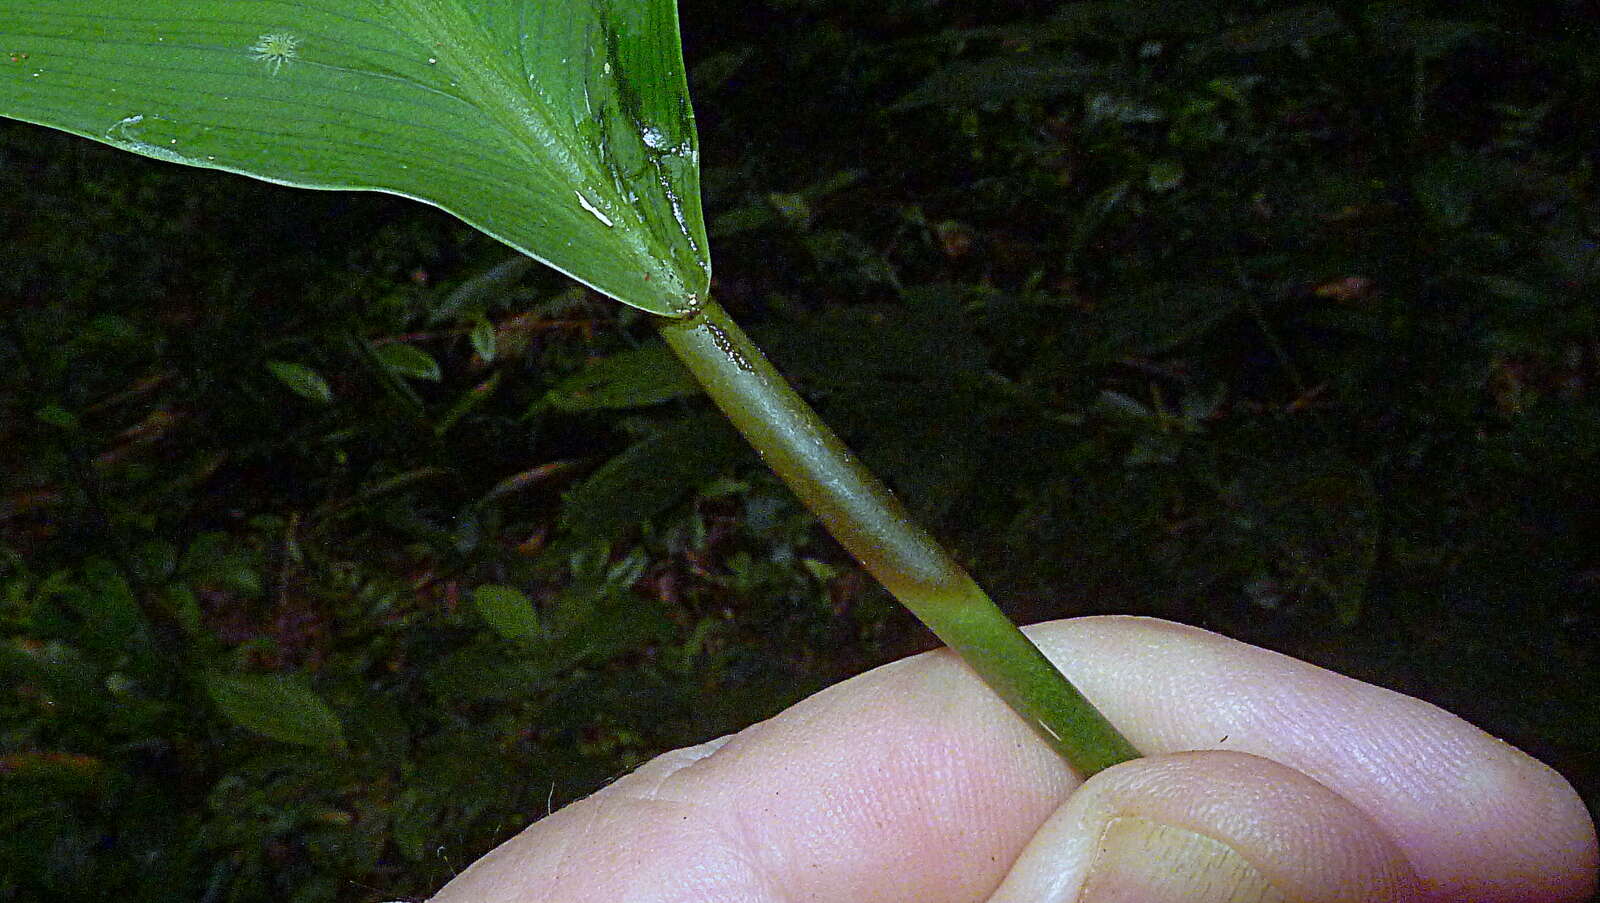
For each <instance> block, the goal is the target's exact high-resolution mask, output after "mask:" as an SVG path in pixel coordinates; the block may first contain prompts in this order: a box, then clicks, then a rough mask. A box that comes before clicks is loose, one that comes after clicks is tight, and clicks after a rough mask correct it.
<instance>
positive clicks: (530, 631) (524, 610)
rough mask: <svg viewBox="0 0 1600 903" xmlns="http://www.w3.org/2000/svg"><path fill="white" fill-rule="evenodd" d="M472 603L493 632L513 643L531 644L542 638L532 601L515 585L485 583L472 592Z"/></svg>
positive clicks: (537, 615)
mask: <svg viewBox="0 0 1600 903" xmlns="http://www.w3.org/2000/svg"><path fill="white" fill-rule="evenodd" d="M472 604H473V606H474V607H476V608H477V609H478V614H480V615H482V616H483V619H484V620H485V621H487V622H489V626H490V627H492V628H494V632H495V633H498V634H500V635H501V636H503V637H505V638H506V639H508V640H510V641H511V642H513V643H517V644H519V645H523V646H531V645H533V644H534V643H537V642H539V641H540V640H541V639H543V636H544V634H543V631H541V630H540V628H539V614H538V612H536V611H534V610H533V603H532V602H530V601H529V600H528V597H527V596H526V595H523V593H522V591H521V590H519V589H517V588H516V587H514V586H502V585H499V584H485V585H483V586H480V587H478V588H477V589H475V590H473V591H472Z"/></svg>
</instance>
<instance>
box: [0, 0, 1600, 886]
mask: <svg viewBox="0 0 1600 903" xmlns="http://www.w3.org/2000/svg"><path fill="white" fill-rule="evenodd" d="M1594 12H1595V10H1594V9H1593V7H1592V5H1590V4H1586V3H1577V2H1568V3H1546V4H1538V5H1528V6H1522V5H1506V4H1500V3H1493V4H1491V3H1475V2H1460V3H1425V2H1396V3H1355V2H1352V3H1342V4H1332V5H1327V6H1321V5H1292V4H1280V3H1237V4H1230V5H1227V6H1226V8H1225V9H1224V8H1222V7H1219V6H1218V5H1214V4H1207V3H1181V2H1149V3H1136V2H1108V3H1098V2H1088V3H1070V4H1038V3H1025V2H991V3H984V4H957V3H939V2H928V0H923V2H911V0H903V2H896V0H889V2H881V0H880V2H844V0H766V2H752V3H739V4H731V3H720V2H711V0H699V2H685V5H684V7H683V19H684V29H685V43H686V56H687V59H688V62H689V66H690V70H691V75H692V81H693V91H694V94H695V100H696V106H697V111H698V116H699V123H700V130H701V140H702V151H703V163H704V197H705V206H706V210H707V218H708V221H709V222H711V223H712V242H713V248H714V254H715V271H716V284H715V290H716V292H717V294H718V296H719V297H720V298H721V299H722V301H723V303H724V304H725V306H727V307H728V308H729V309H730V310H731V311H732V313H733V314H734V315H735V316H736V317H737V318H739V319H740V320H741V321H743V322H745V323H746V324H747V325H748V326H749V328H751V330H752V332H754V333H755V334H756V336H757V338H758V340H759V341H761V342H762V343H763V344H764V345H765V346H767V347H768V348H769V350H770V351H771V353H772V355H773V357H774V358H775V359H776V360H777V361H778V363H779V364H780V366H781V367H782V368H783V369H784V370H785V371H786V372H787V373H788V374H790V375H791V377H792V378H793V379H794V380H795V382H796V383H797V384H798V385H799V386H800V387H801V388H802V389H803V390H804V391H805V392H806V393H807V394H808V395H809V396H810V397H811V398H812V399H813V400H814V401H815V403H816V404H817V405H818V407H819V409H820V410H821V411H822V413H823V415H824V416H825V417H826V418H827V419H828V420H829V421H830V422H831V423H833V424H834V425H835V426H836V427H837V428H838V429H839V430H840V431H841V433H843V434H844V435H845V436H846V438H847V439H848V441H850V442H851V444H852V445H854V446H855V447H857V448H858V449H859V450H860V451H861V453H862V454H863V456H864V457H865V458H866V459H867V460H868V462H869V463H870V464H871V465H872V466H873V467H874V468H875V469H877V470H879V472H880V473H881V474H883V475H884V476H885V477H886V478H887V479H888V480H889V481H890V482H891V483H892V484H893V485H894V486H895V488H896V489H897V490H898V491H899V492H900V493H901V494H902V496H903V497H904V498H905V499H906V500H907V501H908V502H909V504H910V505H911V506H912V507H913V508H914V509H915V510H916V512H917V513H918V514H919V516H921V517H923V518H924V519H925V520H926V522H927V523H929V524H930V525H931V526H933V527H934V529H935V531H936V532H937V533H939V534H940V535H941V536H942V537H944V538H946V539H947V540H948V541H949V542H950V543H951V545H952V546H953V548H954V549H955V550H957V552H958V555H959V556H960V557H961V558H962V559H963V560H964V561H966V562H967V563H969V565H970V567H971V569H972V571H973V572H974V574H975V575H977V576H978V578H979V579H980V581H981V582H983V583H984V584H985V585H986V586H987V587H989V588H990V590H991V591H992V592H993V594H994V595H995V596H996V598H997V599H998V600H999V601H1000V602H1001V603H1002V605H1003V606H1004V607H1006V608H1007V610H1008V611H1010V612H1011V613H1012V614H1013V615H1014V616H1015V617H1017V618H1018V619H1019V620H1022V621H1037V620H1044V619H1049V618H1058V617H1068V616H1072V615H1079V614H1087V613H1096V612H1124V613H1141V614H1151V615H1159V616H1162V617H1168V618H1173V619H1177V620H1181V621H1184V622H1187V623H1192V624H1197V625H1200V626H1204V627H1207V628H1210V629H1214V630H1218V631H1221V632H1224V633H1226V634H1228V635H1230V636H1234V637H1238V638H1240V639H1243V640H1247V641H1250V642H1254V643H1259V644H1262V645H1265V646H1268V647H1270V648H1274V649H1279V650H1282V651H1285V652H1288V653H1290V654H1293V655H1296V656H1300V657H1302V658H1306V659H1308V660H1311V661H1313V662H1316V663H1318V664H1322V665H1326V666H1328V667H1332V668H1336V669H1339V670H1341V671H1344V672H1346V673H1349V674H1351V675H1354V676H1356V677H1359V678H1362V679H1364V680H1369V681H1372V682H1375V683H1379V684H1382V685H1384V686H1387V687H1392V688H1394V689H1397V690H1400V691H1403V692H1406V693H1410V694H1414V695H1417V696H1420V697H1422V698H1425V699H1428V700H1430V701H1433V702H1435V703H1438V704H1439V705H1442V706H1445V707H1447V708H1449V709H1451V710H1452V711H1455V712H1457V713H1459V714H1461V715H1462V716H1464V717H1466V718H1468V719H1469V720H1471V721H1473V722H1474V723H1476V724H1478V725H1480V726H1482V727H1484V728H1485V729H1486V730H1489V731H1491V732H1492V733H1495V734H1497V735H1499V736H1502V737H1505V738H1507V739H1508V740H1510V741H1512V742H1514V743H1516V744H1517V745H1519V746H1521V747H1523V748H1525V749H1527V750H1529V751H1530V752H1532V753H1534V754H1535V755H1537V756H1539V757H1540V758H1542V759H1544V760H1545V761H1547V762H1549V763H1551V764H1552V765H1554V766H1555V767H1556V768H1558V769H1559V770H1560V771H1562V773H1563V774H1565V775H1566V776H1567V777H1568V779H1570V780H1571V781H1572V782H1573V783H1574V784H1576V785H1577V786H1578V787H1579V789H1580V791H1581V792H1583V793H1584V795H1585V797H1586V799H1588V801H1589V803H1590V806H1591V811H1594V809H1595V807H1596V805H1597V804H1600V773H1597V762H1600V755H1597V753H1600V741H1597V739H1596V738H1597V737H1600V703H1597V701H1596V693H1595V687H1596V686H1597V679H1600V649H1597V645H1596V641H1595V633H1596V629H1597V627H1600V609H1597V605H1596V602H1597V600H1600V555H1597V548H1600V546H1597V542H1596V541H1597V539H1600V500H1597V498H1596V494H1597V493H1596V489H1595V481H1594V478H1593V472H1594V466H1595V459H1596V453H1597V450H1600V405H1597V399H1600V391H1597V385H1596V380H1597V379H1600V328H1597V321H1596V308H1595V300H1596V297H1597V292H1600V220H1597V215H1600V206H1597V201H1596V184H1595V168H1596V164H1597V162H1600V154H1597V150H1596V149H1597V147H1600V144H1597V141H1596V138H1597V135H1596V130H1595V128H1594V125H1593V123H1594V122H1595V121H1596V115H1597V112H1600V111H1597V110H1596V93H1595V91H1594V85H1596V84H1600V51H1597V49H1596V46H1597V45H1596V42H1595V41H1594V40H1593V35H1592V27H1593V21H1594V20H1593V18H1592V16H1593V13H1594ZM0 236H3V239H4V247H3V249H0V474H3V477H0V480H3V482H0V628H3V632H4V635H5V638H6V641H5V646H4V652H3V653H0V683H3V685H4V686H5V687H6V690H5V692H4V693H3V694H0V823H3V825H4V827H3V829H0V900H11V899H16V900H24V899H40V898H50V899H63V900H64V899H96V898H101V897H105V896H109V895H110V894H112V893H113V892H114V893H116V894H118V895H119V896H120V898H122V899H127V900H146V899H148V900H165V899H196V900H207V901H224V900H227V901H233V900H241V901H242V900H266V899H274V900H294V901H318V900H335V899H337V900H380V899H392V898H396V897H399V896H402V895H407V894H409V895H416V896H422V895H425V894H426V893H428V892H430V891H431V890H432V889H434V888H436V887H437V885H438V884H440V883H442V881H443V880H445V879H446V878H448V877H449V876H450V875H451V874H452V873H454V872H455V871H459V870H460V869H461V868H462V867H464V866H465V865H466V863H468V862H470V861H471V860H472V859H473V858H475V857H476V856H477V855H479V854H481V853H482V852H484V851H485V850H486V849H487V848H488V847H489V846H490V845H491V844H493V843H494V842H496V841H497V840H500V839H503V838H504V837H506V836H508V835H509V834H510V833H512V832H514V831H516V830H517V829H519V828H520V827H521V826H523V825H524V824H525V823H526V822H527V821H528V820H530V819H531V818H533V817H536V816H538V815H540V814H543V812H544V811H545V807H546V805H547V803H548V804H550V805H557V806H559V805H561V804H563V803H565V802H568V801H571V800H572V799H575V798H577V797H580V796H582V795H584V794H585V793H587V792H589V791H591V790H593V789H594V788H595V787H597V786H598V785H599V784H600V783H602V782H603V781H605V780H606V779H608V778H610V777H613V776H615V775H617V774H619V773H621V772H622V771H624V770H626V769H627V768H629V767H632V766H633V765H635V764H637V763H639V762H641V761H643V760H645V759H647V758H648V757H650V756H651V755H653V754H655V753H656V752H658V751H660V750H663V749H666V748H671V747H674V746H678V745H683V744H687V743H693V742H698V741H701V740H704V739H708V738H710V737H713V736H716V735H718V734H721V733H724V732H727V731H731V730H736V729H738V728H739V727H741V726H743V725H744V724H747V723H749V722H751V721H753V720H756V719H758V718H760V717H764V716H765V715H767V714H770V713H772V712H775V711H777V710H778V709H781V708H782V707H783V706H785V705H787V704H788V703H790V702H792V701H794V700H795V699H797V698H799V697H800V696H802V695H804V694H806V693H808V692H811V691H813V690H815V689H818V688H820V687H822V686H825V685H827V684H829V683H832V682H835V681H837V680H839V679H842V678H843V677H846V676H848V675H850V674H854V673H858V672H859V671H861V670H864V669H865V668H868V667H870V666H872V665H874V664H876V663H879V662H882V661H886V660H889V659H892V658H895V657H898V656H901V655H904V654H907V653H910V652H914V651H917V650H919V649H923V648H927V647H928V646H929V645H930V640H929V638H928V637H927V635H926V634H925V633H924V632H923V631H922V630H921V628H920V627H919V626H918V625H917V624H916V623H915V622H914V621H912V620H911V619H910V618H909V617H908V616H907V615H905V614H903V613H902V612H901V611H900V610H899V609H898V608H897V607H896V606H894V604H893V603H892V602H890V601H889V600H888V599H887V598H886V597H884V595H883V594H882V593H881V591H879V590H878V589H876V588H875V587H874V586H872V585H871V584H870V581H868V580H867V579H865V578H864V577H863V576H862V575H861V574H860V573H859V572H857V571H856V570H855V569H854V568H853V566H852V564H851V563H850V561H849V560H848V558H847V557H846V556H845V555H843V554H842V553H841V552H840V551H839V550H838V549H837V547H835V546H834V545H833V544H832V543H831V541H830V540H828V539H826V538H825V537H824V536H822V535H821V534H820V533H819V532H818V531H817V529H816V528H815V526H814V525H813V523H812V522H811V520H810V518H809V517H808V516H807V515H806V514H805V512H804V511H803V510H801V509H800V508H799V507H798V506H797V505H796V503H795V502H794V501H793V500H792V499H791V498H790V497H789V496H788V494H787V493H786V492H785V491H784V490H783V489H782V488H781V487H779V486H778V485H776V484H775V482H774V480H773V479H772V478H771V477H770V476H768V475H767V474H766V473H765V472H764V471H763V470H762V469H761V467H760V466H759V464H758V462H756V460H755V458H754V456H753V455H751V454H750V453H749V452H748V451H746V450H745V449H744V448H743V446H742V445H741V444H740V443H739V442H738V441H737V439H736V437H732V436H731V435H730V434H729V433H728V432H727V431H726V429H725V428H724V427H722V426H721V425H720V421H719V420H718V418H717V417H716V416H715V414H714V413H712V412H710V411H709V410H708V408H707V405H706V404H705V403H704V401H703V400H702V399H700V398H698V397H697V396H696V395H694V393H693V392H692V391H690V390H689V389H687V388H686V387H685V386H684V385H683V383H682V381H681V376H680V374H679V373H678V371H677V370H676V369H675V367H674V366H673V365H672V364H671V362H670V361H669V360H668V359H667V358H666V357H665V356H663V355H662V354H661V353H659V349H657V348H656V346H654V345H653V344H652V343H651V331H650V329H649V325H648V323H647V322H645V320H644V319H643V318H642V317H641V316H640V315H637V314H635V313H633V312H630V311H629V310H627V309H625V308H623V307H621V306H620V305H617V304H615V303H613V302H610V301H607V300H605V299H603V298H598V297H596V296H594V295H593V293H590V292H586V291H584V290H582V289H581V288H578V287H575V286H574V285H572V284H571V283H569V282H566V281H564V280H563V279H562V278H561V277H558V276H556V275H554V274H552V273H550V272H548V271H545V270H543V269H540V268H537V267H532V268H529V267H526V266H522V265H520V264H518V263H517V262H516V258H514V257H513V256H512V255H510V254H509V252H508V251H506V250H505V249H504V248H503V247H500V246H498V245H496V244H495V243H494V242H493V241H491V240H489V239H487V238H484V237H482V236H479V235H477V234H476V233H474V232H472V231H471V230H468V229H466V228H465V227H463V226H460V225H459V224H457V223H455V222H454V221H452V220H451V219H449V218H447V217H445V216H444V215H442V214H439V213H437V212H436V211H432V210H430V209H427V208H425V207H423V206H421V205H418V204H414V203H409V202H405V201H402V200H399V199H394V198H388V197H384V196H377V195H350V194H329V193H317V192H304V191H293V190H289V189H283V188H279V187H275V186H270V185H266V184H263V183H256V182H252V181H249V180H246V179H242V178H238V177H232V176H227V175H223V174H219V173H212V172H204V171H197V170H185V169H181V168H179V167H175V166H171V165H167V164H160V163H155V162H151V161H147V160H142V159H138V158H135V157H132V156H129V155H125V154H121V153H119V152H117V151H113V150H111V149H110V148H107V147H103V146H100V145H96V144H93V143H90V142H87V141H83V140H80V139H75V138H70V137H67V136H64V135H60V134H56V133H51V132H48V131H45V130H42V129H38V128H34V127H30V126H24V125H21V124H17V123H0ZM490 334H492V335H493V337H494V342H493V349H492V353H491V354H489V355H486V354H485V353H484V352H485V350H487V349H488V348H489V345H488V343H487V342H486V336H488V335H490ZM272 362H276V363H277V364H278V365H279V367H278V369H277V370H276V371H275V370H274V369H272V368H271V367H269V363H272ZM284 363H288V364H294V365H298V366H300V367H304V368H310V371H313V372H314V373H315V374H316V375H317V376H319V377H320V378H321V379H322V380H323V381H324V383H325V385H326V387H327V389H328V398H329V400H327V401H319V400H317V399H315V398H312V397H307V396H306V395H303V394H297V393H296V391H295V390H296V389H298V390H299V391H300V392H302V393H308V394H309V395H312V396H315V395H317V393H318V388H317V386H316V385H315V382H314V378H313V377H310V376H307V375H306V373H307V371H305V370H286V369H284V368H283V367H282V366H281V365H282V364H284ZM485 586H489V587H510V588H512V590H500V591H494V590H491V591H489V592H501V593H506V592H510V593H512V595H513V597H516V598H526V599H528V600H530V601H531V603H532V605H533V607H534V608H535V609H536V610H537V611H538V613H539V618H540V627H539V630H538V631H537V632H536V635H534V636H531V637H522V638H521V639H515V638H508V635H507V630H506V629H505V628H504V625H500V629H499V630H497V629H495V628H494V627H493V626H492V622H493V618H492V617H488V616H487V615H488V613H489V612H491V609H490V608H489V607H487V604H486V603H485V602H484V601H483V598H484V591H483V590H482V588H483V587H485ZM517 593H520V594H521V595H520V597H517V596H516V594H517ZM511 633H512V634H513V635H514V631H512V632H511ZM261 674H298V675H302V677H301V678H296V679H295V680H297V681H299V682H298V683H295V684H294V685H295V686H297V687H299V688H300V692H302V693H310V692H314V693H315V694H316V697H317V698H320V699H322V700H324V701H325V702H326V704H327V705H328V706H330V707H331V709H332V711H333V712H334V713H336V714H337V716H338V720H339V722H340V723H341V725H342V737H343V742H342V745H340V744H338V743H333V744H330V743H329V742H326V741H327V738H326V737H325V736H320V735H318V734H317V733H316V731H315V730H313V729H312V727H308V724H312V725H313V726H314V723H315V721H316V719H315V718H312V717H310V716H308V719H309V720H307V719H302V720H301V721H299V722H294V723H292V724H290V725H289V726H288V727H283V726H282V725H280V726H279V728H278V735H277V736H278V739H277V740H272V739H266V738H264V737H262V736H261V735H260V727H261V723H260V722H259V720H256V721H252V716H251V715H250V712H249V710H248V709H249V707H248V705H246V706H244V708H242V709H241V708H235V709H232V710H230V709H228V707H227V706H223V705H221V704H220V703H219V702H218V697H217V691H216V689H215V686H216V684H215V680H216V676H217V675H223V676H229V675H261ZM207 675H211V678H209V679H208V678H207ZM208 680H209V681H210V682H208ZM208 688H209V689H208ZM254 717H255V718H257V719H259V718H260V717H261V715H260V712H259V711H258V712H257V714H256V716H254ZM289 720H290V721H294V719H292V718H291V719H289ZM252 725H253V726H254V727H255V728H256V730H251V729H247V728H248V727H250V726H252ZM113 889H114V890H113Z"/></svg>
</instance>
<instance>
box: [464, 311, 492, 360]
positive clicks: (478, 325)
mask: <svg viewBox="0 0 1600 903" xmlns="http://www.w3.org/2000/svg"><path fill="white" fill-rule="evenodd" d="M467 338H468V339H470V340H471V342H472V350H473V351H476V352H477V353H478V357H480V358H483V362H484V363H485V364H488V363H493V362H494V352H495V335H494V324H493V323H491V322H489V318H488V317H479V318H478V319H477V321H476V322H474V323H473V324H472V331H471V332H469V333H468V334H467Z"/></svg>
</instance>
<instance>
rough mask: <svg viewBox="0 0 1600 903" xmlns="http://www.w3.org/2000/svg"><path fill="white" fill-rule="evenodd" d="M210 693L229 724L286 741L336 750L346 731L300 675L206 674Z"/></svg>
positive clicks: (340, 745)
mask: <svg viewBox="0 0 1600 903" xmlns="http://www.w3.org/2000/svg"><path fill="white" fill-rule="evenodd" d="M205 681H206V691H207V692H208V693H209V694H210V695H211V701H212V702H214V703H216V705H217V708H218V709H220V710H222V714H223V715H225V716H227V718H228V720H229V721H232V722H233V723H234V724H237V725H239V726H240V727H242V728H245V729H247V730H252V731H255V732H256V733H258V734H261V735H262V736H264V737H270V738H272V739H273V740H279V741H282V742H284V743H296V744H299V745H301V746H314V747H318V748H321V749H336V748H342V747H343V746H344V729H343V727H342V726H341V725H340V724H339V718H338V716H337V715H335V714H334V713H333V710H332V709H330V708H328V704H327V703H325V702H323V701H322V698H321V697H320V696H318V695H317V694H316V693H315V692H313V691H312V690H311V688H310V687H309V686H307V685H306V681H305V678H303V677H302V676H300V675H298V674H219V673H216V672H212V673H210V674H207V675H206V678H205Z"/></svg>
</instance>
